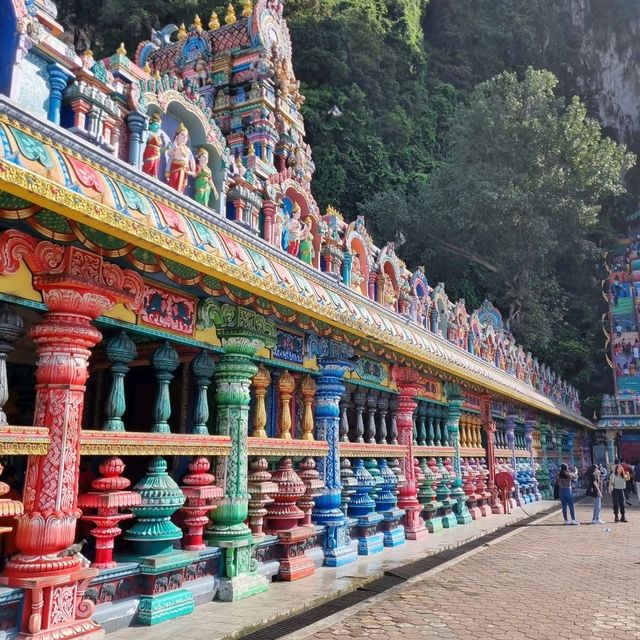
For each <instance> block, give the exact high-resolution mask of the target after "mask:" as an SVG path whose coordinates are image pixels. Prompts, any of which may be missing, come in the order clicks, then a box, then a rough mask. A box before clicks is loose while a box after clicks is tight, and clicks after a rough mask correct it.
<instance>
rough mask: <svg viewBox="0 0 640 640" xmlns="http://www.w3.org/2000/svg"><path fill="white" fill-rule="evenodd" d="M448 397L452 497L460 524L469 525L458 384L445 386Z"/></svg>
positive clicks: (460, 395) (469, 516) (469, 515)
mask: <svg viewBox="0 0 640 640" xmlns="http://www.w3.org/2000/svg"><path fill="white" fill-rule="evenodd" d="M445 394H446V396H447V405H448V414H447V433H448V434H449V446H451V447H453V468H454V470H455V472H456V477H455V480H454V481H453V485H452V489H451V497H452V498H453V499H454V500H456V501H457V503H458V504H457V507H456V508H455V514H456V520H457V522H458V524H469V523H470V522H471V521H472V520H473V518H472V517H471V514H470V513H469V509H467V495H466V494H465V492H464V490H463V489H462V465H461V460H460V415H461V414H462V404H463V402H464V401H463V398H462V392H461V390H460V387H459V386H458V385H456V384H452V383H447V384H446V385H445Z"/></svg>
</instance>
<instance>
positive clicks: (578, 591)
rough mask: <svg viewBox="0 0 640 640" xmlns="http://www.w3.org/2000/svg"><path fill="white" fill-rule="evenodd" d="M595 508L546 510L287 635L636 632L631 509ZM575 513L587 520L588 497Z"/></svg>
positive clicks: (462, 637) (637, 524) (450, 639)
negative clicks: (574, 521)
mask: <svg viewBox="0 0 640 640" xmlns="http://www.w3.org/2000/svg"><path fill="white" fill-rule="evenodd" d="M633 500H634V503H636V498H635V496H633ZM603 516H604V519H605V520H606V521H607V522H608V524H607V525H604V526H598V525H583V526H580V527H575V526H570V527H569V526H563V525H562V518H561V516H553V517H552V518H550V519H547V520H545V521H543V522H541V523H537V524H534V525H532V526H530V527H527V528H526V529H524V530H520V532H518V533H516V534H515V535H513V536H509V537H508V538H507V539H506V540H503V541H497V542H496V543H494V544H492V545H491V546H489V547H486V548H482V549H481V550H478V551H477V552H472V554H471V555H469V556H467V557H466V558H465V559H463V560H462V561H460V562H457V563H455V564H453V565H451V566H448V567H447V568H444V569H442V570H440V571H438V570H435V571H434V572H432V573H430V574H423V575H422V576H418V577H417V578H415V579H413V581H412V582H411V583H410V584H405V585H403V586H400V587H397V588H395V589H394V590H393V591H389V592H387V593H386V594H382V595H380V596H377V597H376V598H375V599H372V600H368V601H367V602H366V603H363V604H362V605H359V606H358V607H356V608H353V609H351V610H349V611H347V612H343V613H341V614H338V615H337V616H333V618H330V619H328V620H327V621H325V622H323V623H318V624H317V625H314V627H311V628H309V629H307V630H306V631H301V632H297V633H295V634H291V635H290V636H287V639H288V640H294V639H299V638H302V637H307V638H308V640H351V639H353V640H396V639H400V638H411V639H414V638H434V639H435V638H437V639H439V640H467V639H468V640H471V639H475V640H482V639H485V638H486V639H489V638H496V639H504V640H518V639H519V638H531V639H536V640H545V639H547V638H548V639H549V640H560V639H563V638H570V639H573V638H576V639H582V638H584V639H590V638H594V639H600V638H601V639H603V640H604V639H606V640H611V639H618V638H620V639H623V638H624V639H630V638H636V639H638V638H640V604H639V603H640V598H639V591H638V589H639V584H640V509H639V508H638V507H637V506H636V507H633V508H631V509H629V510H628V513H627V517H628V518H629V519H630V523H629V524H613V515H612V513H611V509H610V507H609V506H608V505H605V506H604V507H603ZM578 517H579V519H580V520H581V521H582V522H587V521H590V520H591V506H590V501H589V500H587V501H585V502H584V505H580V506H578ZM607 527H608V528H611V529H612V531H611V532H609V533H607V532H605V531H604V529H605V528H607ZM340 618H341V619H340ZM336 620H337V621H336ZM327 624H330V626H327ZM323 627H324V628H323Z"/></svg>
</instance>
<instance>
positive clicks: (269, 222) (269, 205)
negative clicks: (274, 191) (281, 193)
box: [262, 200, 276, 244]
mask: <svg viewBox="0 0 640 640" xmlns="http://www.w3.org/2000/svg"><path fill="white" fill-rule="evenodd" d="M262 209H263V210H264V230H263V237H264V239H265V240H266V241H267V242H268V243H269V244H272V243H273V221H274V220H275V217H276V203H275V202H273V201H272V200H265V201H264V202H263V203H262Z"/></svg>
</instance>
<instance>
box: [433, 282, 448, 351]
mask: <svg viewBox="0 0 640 640" xmlns="http://www.w3.org/2000/svg"><path fill="white" fill-rule="evenodd" d="M431 302H432V305H431V306H432V317H431V330H432V331H433V332H434V333H439V334H440V335H441V336H443V337H444V338H445V340H446V339H447V331H448V327H449V309H450V307H451V301H450V300H449V298H448V296H447V294H446V293H445V290H444V282H439V283H438V285H437V286H436V288H435V289H434V290H433V292H432V294H431Z"/></svg>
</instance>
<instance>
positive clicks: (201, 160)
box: [193, 147, 218, 207]
mask: <svg viewBox="0 0 640 640" xmlns="http://www.w3.org/2000/svg"><path fill="white" fill-rule="evenodd" d="M212 192H213V194H214V196H215V197H216V198H217V197H218V190H217V189H216V186H215V185H214V184H213V180H212V179H211V169H209V152H208V151H207V150H206V149H205V148H203V147H200V148H199V149H198V155H197V156H196V184H195V191H194V194H193V199H194V200H195V201H196V202H197V203H198V204H201V205H203V206H205V207H208V206H209V200H210V199H211V193H212Z"/></svg>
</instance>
